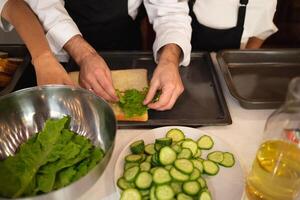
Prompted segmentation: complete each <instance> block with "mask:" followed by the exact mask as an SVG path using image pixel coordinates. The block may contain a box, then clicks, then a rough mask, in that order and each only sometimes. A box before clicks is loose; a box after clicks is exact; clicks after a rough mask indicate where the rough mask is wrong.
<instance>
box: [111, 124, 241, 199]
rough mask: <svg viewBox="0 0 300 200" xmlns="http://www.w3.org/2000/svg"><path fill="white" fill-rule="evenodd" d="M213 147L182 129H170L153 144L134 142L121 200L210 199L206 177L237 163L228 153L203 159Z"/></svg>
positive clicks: (121, 181) (120, 181)
mask: <svg viewBox="0 0 300 200" xmlns="http://www.w3.org/2000/svg"><path fill="white" fill-rule="evenodd" d="M213 146H214V141H213V140H212V138H211V137H210V136H208V135H203V136H201V137H200V138H199V139H198V140H197V141H194V140H192V139H190V138H185V135H184V133H183V132H182V131H181V130H179V129H171V130H169V131H168V132H167V134H166V137H164V138H159V139H156V140H155V143H154V144H147V145H145V144H144V141H143V140H138V141H135V142H134V143H132V144H131V145H130V150H131V153H132V154H130V155H127V156H126V157H125V164H124V173H123V176H122V177H120V178H119V179H118V181H117V185H118V187H119V188H120V189H121V190H123V191H122V194H121V200H140V199H143V200H144V199H150V200H168V199H178V200H194V199H197V200H211V199H212V197H211V194H210V192H209V189H208V187H207V184H206V181H205V175H209V176H214V175H216V174H217V173H218V172H219V166H220V165H221V166H224V167H232V166H233V165H234V163H235V160H234V156H233V155H232V154H231V153H229V152H221V151H213V152H210V153H209V154H208V155H207V158H206V159H204V158H201V154H202V151H203V150H210V149H211V148H212V147H213Z"/></svg>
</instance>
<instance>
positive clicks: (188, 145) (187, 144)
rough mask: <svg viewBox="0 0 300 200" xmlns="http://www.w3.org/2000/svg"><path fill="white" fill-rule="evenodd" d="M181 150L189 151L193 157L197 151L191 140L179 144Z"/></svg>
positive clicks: (196, 146) (195, 144)
mask: <svg viewBox="0 0 300 200" xmlns="http://www.w3.org/2000/svg"><path fill="white" fill-rule="evenodd" d="M181 147H182V148H187V149H190V150H191V152H192V154H193V156H195V155H196V153H197V150H198V145H197V143H196V142H194V141H193V140H185V141H184V142H183V143H182V144H181Z"/></svg>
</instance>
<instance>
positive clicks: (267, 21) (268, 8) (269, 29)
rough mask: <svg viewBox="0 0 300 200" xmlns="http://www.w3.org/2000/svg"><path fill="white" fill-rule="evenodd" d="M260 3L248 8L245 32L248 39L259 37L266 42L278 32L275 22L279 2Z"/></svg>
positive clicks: (275, 0) (266, 1) (269, 0)
mask: <svg viewBox="0 0 300 200" xmlns="http://www.w3.org/2000/svg"><path fill="white" fill-rule="evenodd" d="M259 1H260V2H257V4H256V5H254V4H250V5H249V8H248V7H247V17H246V21H245V24H246V26H245V30H244V32H245V37H246V38H250V37H258V38H260V39H262V40H265V39H267V38H268V37H269V36H270V35H272V34H273V33H276V32H277V30H278V29H277V27H276V26H275V24H274V22H273V18H274V15H275V12H276V4H277V0H263V1H261V0H259Z"/></svg>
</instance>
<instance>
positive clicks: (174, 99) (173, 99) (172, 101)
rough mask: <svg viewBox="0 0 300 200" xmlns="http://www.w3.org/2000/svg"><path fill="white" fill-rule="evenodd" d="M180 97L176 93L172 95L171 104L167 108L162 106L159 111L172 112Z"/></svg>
mask: <svg viewBox="0 0 300 200" xmlns="http://www.w3.org/2000/svg"><path fill="white" fill-rule="evenodd" d="M179 95H180V94H179V93H177V92H176V93H175V92H174V93H173V94H172V97H171V99H170V101H169V103H168V104H167V105H166V106H162V107H161V108H160V109H159V110H160V111H164V110H170V109H171V108H173V106H174V104H175V102H176V100H177V98H178V97H179Z"/></svg>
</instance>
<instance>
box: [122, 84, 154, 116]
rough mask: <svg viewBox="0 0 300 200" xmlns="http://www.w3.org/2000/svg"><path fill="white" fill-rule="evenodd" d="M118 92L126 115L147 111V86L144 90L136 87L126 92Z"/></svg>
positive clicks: (135, 114) (141, 113)
mask: <svg viewBox="0 0 300 200" xmlns="http://www.w3.org/2000/svg"><path fill="white" fill-rule="evenodd" d="M117 94H118V96H119V99H120V101H119V106H120V108H121V109H122V110H123V112H124V113H125V116H126V117H134V116H141V115H143V114H145V113H146V112H147V110H148V107H147V106H146V105H144V104H143V101H144V99H145V97H146V94H147V88H145V89H144V90H143V91H139V90H136V89H130V90H126V91H124V92H120V91H117Z"/></svg>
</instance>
